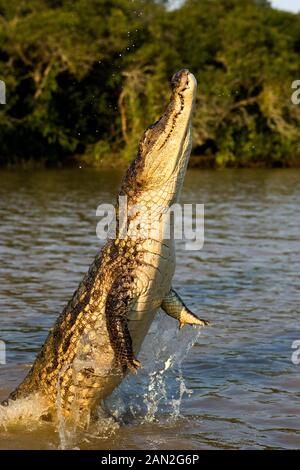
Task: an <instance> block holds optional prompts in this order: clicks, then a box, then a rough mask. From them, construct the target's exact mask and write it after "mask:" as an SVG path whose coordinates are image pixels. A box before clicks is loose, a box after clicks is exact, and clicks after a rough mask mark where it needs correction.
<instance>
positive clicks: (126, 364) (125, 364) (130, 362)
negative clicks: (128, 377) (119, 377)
mask: <svg viewBox="0 0 300 470" xmlns="http://www.w3.org/2000/svg"><path fill="white" fill-rule="evenodd" d="M140 367H142V364H141V363H140V361H139V360H138V359H135V358H132V359H126V360H125V361H124V360H123V361H122V368H123V371H124V372H126V371H127V370H130V372H132V373H134V374H136V373H137V371H138V369H139V368H140Z"/></svg>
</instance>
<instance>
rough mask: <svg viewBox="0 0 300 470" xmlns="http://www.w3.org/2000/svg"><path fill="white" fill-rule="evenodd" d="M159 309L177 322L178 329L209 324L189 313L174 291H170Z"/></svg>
mask: <svg viewBox="0 0 300 470" xmlns="http://www.w3.org/2000/svg"><path fill="white" fill-rule="evenodd" d="M161 308H162V309H163V310H164V311H165V312H166V314H167V315H170V317H173V318H175V319H176V320H178V321H179V329H181V328H183V327H184V325H201V326H205V325H209V324H210V323H209V321H207V320H202V319H201V318H198V317H197V315H195V314H194V313H193V312H191V311H190V310H189V309H188V308H187V306H186V305H185V303H184V302H183V300H182V299H181V298H180V296H179V295H178V294H177V292H176V291H175V290H174V289H171V290H170V292H169V293H168V295H167V296H166V297H165V298H164V300H163V302H162V304H161Z"/></svg>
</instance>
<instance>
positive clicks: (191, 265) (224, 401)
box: [0, 170, 300, 449]
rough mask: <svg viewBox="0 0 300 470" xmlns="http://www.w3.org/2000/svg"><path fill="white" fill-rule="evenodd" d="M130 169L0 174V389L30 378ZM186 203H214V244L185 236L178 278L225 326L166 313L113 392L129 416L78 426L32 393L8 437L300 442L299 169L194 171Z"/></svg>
mask: <svg viewBox="0 0 300 470" xmlns="http://www.w3.org/2000/svg"><path fill="white" fill-rule="evenodd" d="M120 177H121V174H119V173H117V172H116V173H112V172H99V171H91V170H63V171H40V172H21V171H20V172H1V173H0V216H1V224H0V259H1V264H0V276H1V277H0V279H1V282H0V306H1V309H0V315H1V327H0V339H2V340H4V341H5V342H6V347H7V364H6V365H0V373H1V381H0V398H4V397H6V395H7V393H8V392H9V391H10V390H12V389H13V387H14V386H15V385H16V384H17V383H18V382H19V381H20V379H21V378H22V377H23V376H24V375H25V373H26V371H27V370H28V365H29V364H30V363H31V362H32V360H33V358H34V357H35V354H36V352H37V351H38V349H39V347H40V345H41V344H42V342H43V340H44V338H45V336H46V334H47V331H48V329H49V327H50V326H51V325H52V323H53V322H54V320H55V318H56V317H57V315H58V314H59V313H60V311H61V310H62V308H63V307H64V305H65V303H66V301H67V300H68V299H69V298H70V296H71V294H72V292H73V291H74V289H75V288H76V286H77V283H78V282H79V280H80V279H81V276H82V275H83V273H85V271H86V269H87V267H88V266H89V264H90V262H91V261H92V259H93V256H94V255H95V253H96V251H97V249H98V247H99V245H100V242H99V240H98V239H97V238H96V235H95V228H96V223H97V221H98V219H97V218H96V216H95V210H96V207H97V206H98V204H100V203H102V202H111V201H112V199H113V196H114V194H115V192H116V188H117V186H118V184H119V181H120ZM182 201H184V202H190V203H191V202H194V203H204V204H205V244H204V248H203V250H202V251H199V252H198V251H190V252H188V251H185V250H184V246H183V243H182V242H179V243H178V252H177V271H176V276H175V280H174V285H175V286H176V287H177V288H178V290H179V291H180V293H181V294H182V296H183V297H184V299H185V300H186V302H187V303H188V305H189V306H190V307H191V308H192V309H193V310H195V311H196V312H199V313H200V314H201V315H202V316H203V317H205V318H207V319H210V320H211V321H212V322H213V324H214V325H213V327H212V328H209V329H203V330H201V332H200V333H198V332H197V330H195V329H193V328H184V329H183V330H182V331H180V332H179V331H178V329H177V325H176V322H175V321H174V320H172V319H170V318H166V316H165V315H163V314H159V316H158V318H157V321H156V322H155V323H154V324H153V327H152V329H151V332H150V334H149V335H148V337H147V339H146V341H145V344H144V347H143V351H142V353H141V355H140V359H141V360H142V362H143V365H144V367H143V369H142V370H141V371H140V372H139V374H138V375H137V376H130V377H129V378H128V379H127V380H126V381H125V382H124V383H123V384H122V385H121V387H120V389H119V390H117V391H116V392H114V394H113V396H112V397H111V398H110V399H109V400H108V403H107V406H108V408H110V410H111V411H112V412H113V413H114V414H115V416H117V417H118V419H119V420H120V421H121V422H122V424H121V425H120V426H119V427H116V426H112V425H108V426H107V428H105V426H104V423H102V422H99V423H98V424H96V425H94V427H93V428H92V429H91V430H89V431H88V432H86V433H85V434H84V435H81V436H71V437H70V436H66V435H65V433H64V432H62V430H61V431H60V433H59V432H58V430H57V429H53V428H51V426H50V425H49V424H47V423H43V424H39V425H37V424H36V423H34V422H32V420H31V419H28V417H27V415H26V412H27V414H28V413H30V412H32V409H30V407H29V405H26V404H21V405H20V407H23V408H24V409H23V411H22V412H21V414H20V416H21V419H20V420H19V422H18V423H17V424H16V423H14V425H13V426H6V428H5V426H4V424H5V422H4V420H3V418H2V422H1V419H0V448H3V449H6V448H17V449H26V448H33V449H49V448H50V449H51V448H57V447H62V446H65V447H75V448H89V449H127V448H131V449H139V448H146V449H208V448H244V449H245V448H281V449H282V448H300V420H299V413H300V393H299V386H300V365H298V366H297V365H294V364H293V363H292V361H291V354H292V352H293V350H292V349H291V345H292V342H293V341H294V340H300V328H299V319H298V315H299V300H300V296H299V294H300V290H299V284H300V283H299V280H300V275H299V261H300V255H299V251H300V242H299V220H300V217H299V215H300V214H299V203H300V171H299V170H297V171H294V170H273V171H262V170H259V171H246V170H243V171H220V172H210V171H202V172H198V171H190V172H189V173H188V175H187V178H186V181H185V189H184V193H183V197H182ZM26 407H27V408H28V409H26ZM6 424H7V423H6ZM62 441H64V442H62Z"/></svg>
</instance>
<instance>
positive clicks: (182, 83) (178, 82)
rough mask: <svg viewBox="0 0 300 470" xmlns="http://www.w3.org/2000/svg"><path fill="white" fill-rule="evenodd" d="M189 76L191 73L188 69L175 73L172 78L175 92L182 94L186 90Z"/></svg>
mask: <svg viewBox="0 0 300 470" xmlns="http://www.w3.org/2000/svg"><path fill="white" fill-rule="evenodd" d="M189 75H190V72H189V71H188V69H181V70H179V71H178V72H176V73H174V75H173V77H172V89H173V91H177V92H181V91H184V90H186V88H187V87H188V85H189Z"/></svg>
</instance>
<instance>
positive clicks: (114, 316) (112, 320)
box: [105, 279, 141, 373]
mask: <svg viewBox="0 0 300 470" xmlns="http://www.w3.org/2000/svg"><path fill="white" fill-rule="evenodd" d="M126 287H127V286H126V284H125V283H122V282H120V280H119V279H118V280H116V281H115V282H114V283H113V285H112V287H111V290H110V292H109V294H108V297H107V301H106V308H105V314H106V324H107V330H108V334H109V338H110V343H111V346H112V348H113V350H114V353H115V357H116V362H117V364H118V365H120V366H121V367H122V370H123V372H124V373H125V372H126V370H127V369H129V370H130V371H131V372H135V373H136V372H137V369H138V368H139V367H140V366H141V363H140V361H138V360H137V359H136V358H135V357H134V352H133V348H132V339H131V336H130V332H129V328H128V312H129V308H130V303H131V302H130V298H129V296H128V288H126Z"/></svg>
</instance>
